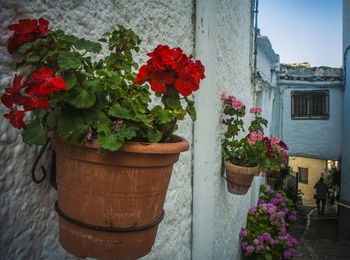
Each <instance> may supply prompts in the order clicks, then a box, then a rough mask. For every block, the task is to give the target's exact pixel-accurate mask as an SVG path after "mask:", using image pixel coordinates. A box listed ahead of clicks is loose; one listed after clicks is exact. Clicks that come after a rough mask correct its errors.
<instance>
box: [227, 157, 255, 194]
mask: <svg viewBox="0 0 350 260" xmlns="http://www.w3.org/2000/svg"><path fill="white" fill-rule="evenodd" d="M224 165H225V169H226V181H227V190H228V191H229V192H231V193H233V194H237V195H244V194H246V193H247V191H248V189H249V187H250V185H251V183H252V181H253V178H254V176H255V175H256V173H257V172H258V166H256V167H244V166H238V165H234V164H232V163H230V162H228V161H224Z"/></svg>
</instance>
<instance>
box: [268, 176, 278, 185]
mask: <svg viewBox="0 0 350 260" xmlns="http://www.w3.org/2000/svg"><path fill="white" fill-rule="evenodd" d="M266 183H267V185H269V186H273V185H275V184H276V183H277V178H274V177H267V178H266Z"/></svg>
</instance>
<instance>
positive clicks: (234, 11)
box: [192, 0, 262, 260]
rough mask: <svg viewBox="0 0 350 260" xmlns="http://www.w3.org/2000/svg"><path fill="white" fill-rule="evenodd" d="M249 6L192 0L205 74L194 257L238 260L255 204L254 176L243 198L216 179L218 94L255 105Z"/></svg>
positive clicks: (197, 139) (197, 144)
mask: <svg viewBox="0 0 350 260" xmlns="http://www.w3.org/2000/svg"><path fill="white" fill-rule="evenodd" d="M251 8H252V6H251V1H240V0H234V1H232V0H231V1H229V0H224V1H221V0H220V1H219V0H218V1H216V2H215V1H210V0H203V1H196V19H197V23H196V24H197V26H196V57H197V58H200V59H201V60H202V61H204V62H205V64H206V65H208V66H209V67H210V71H208V74H207V79H206V80H205V81H204V82H203V85H202V90H201V91H200V92H199V93H198V95H197V96H196V104H197V105H198V107H197V108H198V110H197V111H198V118H197V121H196V122H195V131H194V190H193V193H194V194H193V196H194V199H193V254H192V256H193V259H200V260H206V259H208V260H209V259H240V249H239V248H240V247H239V241H238V233H239V231H240V228H241V227H242V226H245V222H246V214H247V211H248V209H249V208H250V207H251V206H253V205H255V204H256V201H257V195H258V189H259V184H260V182H261V181H262V178H260V177H255V178H254V181H253V184H252V186H251V188H250V189H249V191H248V193H247V194H246V195H234V194H231V193H228V191H227V187H226V185H227V184H226V181H225V180H224V179H223V178H222V177H221V170H222V165H221V162H222V157H221V149H220V147H221V137H222V136H221V134H222V132H223V127H222V124H221V120H222V105H221V102H220V95H221V93H222V92H223V91H225V92H226V93H227V94H228V95H234V96H236V98H238V99H239V100H241V101H242V102H243V103H244V104H245V105H246V106H247V107H249V108H250V107H252V106H253V102H254V98H253V97H254V93H253V86H252V83H251V64H250V57H251V50H252V49H251V47H252V31H251V28H252V27H251V26H252V23H251V16H250V15H251ZM213 10H216V11H215V12H213ZM213 13H214V14H215V13H216V15H213ZM197 101H198V102H197ZM248 114H249V113H248ZM250 120H251V117H248V118H247V119H246V120H245V123H246V124H248V123H249V121H250ZM203 129H205V130H203Z"/></svg>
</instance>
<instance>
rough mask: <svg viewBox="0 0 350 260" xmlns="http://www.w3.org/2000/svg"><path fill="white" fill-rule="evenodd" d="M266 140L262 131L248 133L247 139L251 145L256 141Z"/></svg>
mask: <svg viewBox="0 0 350 260" xmlns="http://www.w3.org/2000/svg"><path fill="white" fill-rule="evenodd" d="M262 140H264V134H263V133H262V132H261V131H258V132H257V131H252V132H251V133H250V134H248V135H247V141H248V144H249V145H254V144H255V142H257V141H258V142H259V141H262Z"/></svg>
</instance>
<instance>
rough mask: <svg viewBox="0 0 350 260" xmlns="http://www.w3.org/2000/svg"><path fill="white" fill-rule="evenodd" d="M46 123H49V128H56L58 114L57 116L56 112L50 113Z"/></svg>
mask: <svg viewBox="0 0 350 260" xmlns="http://www.w3.org/2000/svg"><path fill="white" fill-rule="evenodd" d="M46 123H47V127H48V128H49V129H55V128H56V116H55V114H53V113H50V114H49V115H48V116H47V119H46Z"/></svg>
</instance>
